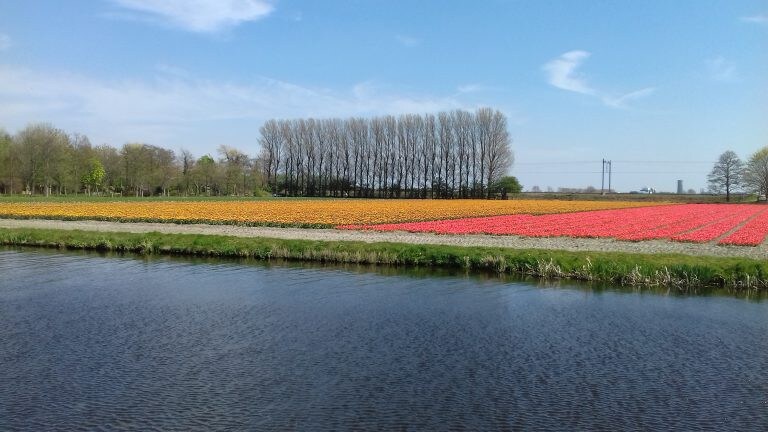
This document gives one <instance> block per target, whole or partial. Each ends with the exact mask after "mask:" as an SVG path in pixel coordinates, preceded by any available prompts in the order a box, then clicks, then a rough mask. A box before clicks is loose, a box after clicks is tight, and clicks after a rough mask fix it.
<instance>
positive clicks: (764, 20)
mask: <svg viewBox="0 0 768 432" xmlns="http://www.w3.org/2000/svg"><path fill="white" fill-rule="evenodd" d="M740 19H741V20H742V21H744V22H748V23H754V24H763V25H765V24H768V15H766V14H757V15H752V16H744V17H741V18H740Z"/></svg>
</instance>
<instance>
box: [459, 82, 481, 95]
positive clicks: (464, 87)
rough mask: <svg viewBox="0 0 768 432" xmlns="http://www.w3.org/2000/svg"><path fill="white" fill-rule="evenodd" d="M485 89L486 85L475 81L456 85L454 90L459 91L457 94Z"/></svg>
mask: <svg viewBox="0 0 768 432" xmlns="http://www.w3.org/2000/svg"><path fill="white" fill-rule="evenodd" d="M487 89H488V87H486V86H484V85H482V84H477V83H470V84H464V85H460V86H458V87H456V91H457V92H459V94H467V93H477V92H481V91H485V90H487Z"/></svg>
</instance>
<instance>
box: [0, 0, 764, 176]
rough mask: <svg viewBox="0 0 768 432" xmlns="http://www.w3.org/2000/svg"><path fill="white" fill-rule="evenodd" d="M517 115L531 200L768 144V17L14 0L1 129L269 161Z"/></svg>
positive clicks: (732, 9)
mask: <svg viewBox="0 0 768 432" xmlns="http://www.w3.org/2000/svg"><path fill="white" fill-rule="evenodd" d="M479 106H491V107H495V108H497V109H499V110H501V111H503V112H505V113H506V114H507V116H508V119H509V130H510V134H511V136H512V138H513V150H514V153H515V164H514V166H513V168H512V170H511V173H512V174H513V175H516V176H517V177H518V178H519V179H520V181H521V183H523V185H524V187H526V188H530V187H532V186H534V185H538V186H540V187H541V188H542V189H546V187H547V186H550V187H553V188H557V187H559V186H567V187H586V186H589V185H593V186H596V187H599V186H600V174H599V171H600V168H601V163H600V161H601V159H602V158H607V159H611V160H613V161H614V164H613V171H614V176H613V185H614V186H615V188H617V189H618V190H620V191H628V190H633V189H634V190H636V189H639V188H641V187H642V186H651V187H655V188H657V189H660V190H674V188H675V185H676V183H675V181H676V180H677V179H682V180H684V184H685V187H686V189H687V188H694V189H696V190H698V189H700V188H702V187H705V186H706V174H707V172H708V171H709V169H710V168H711V162H712V161H714V160H715V159H716V158H717V156H718V155H719V154H720V153H722V152H723V151H725V150H727V149H732V150H734V151H736V152H737V153H738V154H739V155H740V156H741V157H742V158H747V157H748V156H749V154H750V153H752V152H754V151H755V150H757V149H758V148H760V147H762V146H765V145H768V1H766V0H741V1H740V0H722V1H705V0H696V1H683V0H675V1H650V0H648V1H629V0H626V1H623V0H615V1H575V0H572V1H554V0H553V1H533V0H531V1H503V0H485V1H480V2H469V1H461V2H459V1H419V2H413V1H393V0H391V1H382V0H367V1H352V0H348V1H292V0H276V1H266V0H166V1H161V0H91V1H77V0H70V1H66V2H64V1H42V0H40V1H36V0H28V1H15V0H0V127H3V128H5V129H6V130H8V131H9V132H11V133H14V132H16V131H17V130H19V129H21V128H23V127H24V126H25V125H26V124H28V123H30V122H38V121H45V122H51V123H53V124H54V125H55V126H57V127H60V128H62V129H65V130H67V131H70V132H75V131H77V132H80V133H84V134H86V135H88V136H89V137H90V138H91V141H92V142H93V143H94V144H100V143H109V144H111V145H114V146H121V145H122V144H123V143H125V142H129V141H131V142H137V141H140V142H147V143H150V144H155V145H160V146H164V147H168V148H172V149H179V148H182V147H183V148H187V149H190V150H191V151H193V153H194V154H196V155H198V156H199V155H202V154H205V153H212V154H215V149H216V148H217V147H218V146H219V145H221V144H226V145H230V146H235V147H238V148H240V149H242V150H244V151H247V152H249V153H251V154H255V153H256V152H257V150H258V146H257V139H258V128H259V126H260V125H261V123H262V122H263V121H264V120H266V119H269V118H294V117H304V116H314V117H335V116H341V117H347V116H371V115H378V114H400V113H406V112H415V113H426V112H437V111H440V110H450V109H456V108H463V109H474V108H476V107H479Z"/></svg>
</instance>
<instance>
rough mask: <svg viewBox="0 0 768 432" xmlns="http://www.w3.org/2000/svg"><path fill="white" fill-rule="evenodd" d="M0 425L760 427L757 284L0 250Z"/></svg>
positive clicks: (762, 350)
mask: <svg viewBox="0 0 768 432" xmlns="http://www.w3.org/2000/svg"><path fill="white" fill-rule="evenodd" d="M0 277H1V278H0V364H1V365H2V368H0V430H30V431H39V430H89V431H90V430H110V431H112V430H150V431H151V430H158V431H160V430H162V431H168V430H171V431H173V430H180V431H181V430H183V431H188V430H338V429H345V430H347V429H354V430H382V429H384V430H393V429H394V430H435V429H437V430H467V429H472V430H487V429H511V430H519V429H533V430H670V429H679V430H694V429H695V430H740V431H744V430H765V429H766V425H768V408H767V407H768V402H767V401H766V399H767V398H768V396H767V395H766V394H767V392H766V389H768V379H767V378H766V374H765V373H764V371H765V370H768V302H758V303H749V302H745V301H741V300H737V299H731V298H717V297H694V298H671V297H660V296H654V295H639V294H618V293H600V294H585V293H584V292H581V291H578V290H568V289H532V287H531V286H530V285H526V284H520V283H501V282H493V281H477V280H473V279H467V278H439V279H429V278H408V277H399V276H381V275H375V274H366V273H356V272H353V271H339V270H323V269H311V268H301V267H279V266H278V267H272V268H263V267H253V266H242V265H237V264H234V263H226V262H222V263H216V262H208V261H207V262H200V263H190V262H184V261H174V260H164V259H160V260H150V261H146V260H138V259H131V258H104V257H99V256H95V255H85V254H59V253H50V252H17V251H0Z"/></svg>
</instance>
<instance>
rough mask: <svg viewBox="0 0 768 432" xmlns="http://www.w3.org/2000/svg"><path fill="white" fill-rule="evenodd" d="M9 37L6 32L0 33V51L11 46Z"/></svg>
mask: <svg viewBox="0 0 768 432" xmlns="http://www.w3.org/2000/svg"><path fill="white" fill-rule="evenodd" d="M11 45H12V43H11V37H10V36H8V35H7V34H4V33H0V51H5V50H7V49H10V48H11Z"/></svg>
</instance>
